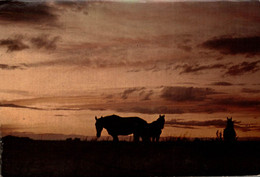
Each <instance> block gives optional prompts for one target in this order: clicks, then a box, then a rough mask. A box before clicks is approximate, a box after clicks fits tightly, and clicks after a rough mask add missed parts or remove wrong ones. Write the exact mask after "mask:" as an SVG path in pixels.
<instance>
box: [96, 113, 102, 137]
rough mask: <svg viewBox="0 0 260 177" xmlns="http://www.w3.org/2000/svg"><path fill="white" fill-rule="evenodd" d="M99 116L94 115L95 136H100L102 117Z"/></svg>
mask: <svg viewBox="0 0 260 177" xmlns="http://www.w3.org/2000/svg"><path fill="white" fill-rule="evenodd" d="M101 118H102V117H101ZM101 118H99V119H98V118H97V117H95V119H96V124H95V125H96V130H97V137H98V138H99V137H100V136H101V132H102V130H103V127H104V126H103V122H102V119H101Z"/></svg>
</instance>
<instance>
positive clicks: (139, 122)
mask: <svg viewBox="0 0 260 177" xmlns="http://www.w3.org/2000/svg"><path fill="white" fill-rule="evenodd" d="M95 119H96V130H97V137H100V136H101V131H102V129H103V128H105V129H107V132H108V134H109V135H111V136H112V137H113V141H118V135H130V134H132V133H133V134H134V141H139V138H140V137H142V138H143V134H144V130H145V127H146V126H147V122H146V121H145V120H143V119H141V118H139V117H120V116H117V115H111V116H105V117H101V118H99V119H98V118H97V117H95Z"/></svg>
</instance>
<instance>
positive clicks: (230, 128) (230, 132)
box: [224, 117, 236, 142]
mask: <svg viewBox="0 0 260 177" xmlns="http://www.w3.org/2000/svg"><path fill="white" fill-rule="evenodd" d="M235 140H236V131H235V129H234V122H233V121H232V117H231V118H230V119H229V118H228V117H227V126H226V128H225V129H224V141H225V142H234V141H235Z"/></svg>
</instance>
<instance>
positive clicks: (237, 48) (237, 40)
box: [202, 36, 260, 55]
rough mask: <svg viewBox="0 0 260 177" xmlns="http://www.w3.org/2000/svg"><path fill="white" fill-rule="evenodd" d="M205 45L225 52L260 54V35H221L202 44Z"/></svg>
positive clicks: (232, 53)
mask: <svg viewBox="0 0 260 177" xmlns="http://www.w3.org/2000/svg"><path fill="white" fill-rule="evenodd" d="M202 46H203V47H205V48H208V49H213V50H218V51H220V52H221V53H223V54H231V55H235V54H247V55H256V54H260V47H259V46H260V37H259V36H252V37H222V38H221V37H220V38H214V39H210V40H208V41H206V42H204V43H203V44H202Z"/></svg>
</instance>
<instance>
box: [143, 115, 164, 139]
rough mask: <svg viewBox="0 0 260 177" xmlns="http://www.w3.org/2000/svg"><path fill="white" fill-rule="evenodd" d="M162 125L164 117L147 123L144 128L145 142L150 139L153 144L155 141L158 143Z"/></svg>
mask: <svg viewBox="0 0 260 177" xmlns="http://www.w3.org/2000/svg"><path fill="white" fill-rule="evenodd" d="M164 123H165V115H160V116H159V118H158V119H157V120H156V121H153V122H152V123H149V124H148V125H147V126H146V131H145V136H146V139H145V140H146V141H150V140H151V138H152V141H153V142H155V140H156V142H159V139H160V135H161V133H162V129H163V128H164Z"/></svg>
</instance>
